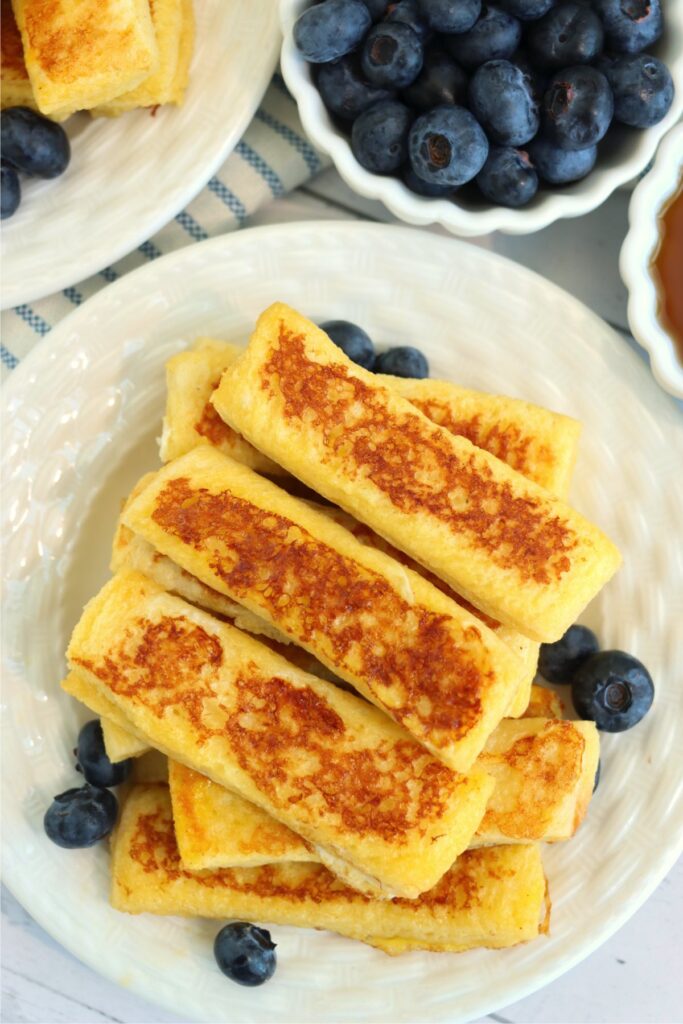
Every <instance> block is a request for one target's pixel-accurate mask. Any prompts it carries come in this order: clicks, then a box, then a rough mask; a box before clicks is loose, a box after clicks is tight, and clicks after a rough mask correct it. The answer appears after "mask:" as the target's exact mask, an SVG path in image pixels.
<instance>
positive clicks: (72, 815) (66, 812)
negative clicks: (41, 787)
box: [43, 783, 119, 850]
mask: <svg viewBox="0 0 683 1024" xmlns="http://www.w3.org/2000/svg"><path fill="white" fill-rule="evenodd" d="M118 808H119V805H118V801H117V799H116V797H115V796H114V794H113V793H112V792H111V791H110V790H108V789H99V788H97V787H96V786H90V785H88V784H87V783H86V785H85V786H81V788H80V789H67V790H66V792H65V793H60V794H59V796H56V797H55V798H54V800H53V801H52V803H51V804H50V806H49V807H48V809H47V811H46V812H45V817H44V818H43V826H44V828H45V833H46V835H47V837H48V839H51V840H52V842H53V843H56V844H57V846H62V847H64V849H66V850H78V849H84V848H85V847H88V846H94V845H95V843H98V842H99V841H100V839H104V837H105V836H108V835H109V833H110V832H111V830H112V829H113V827H114V825H115V824H116V815H117V813H118Z"/></svg>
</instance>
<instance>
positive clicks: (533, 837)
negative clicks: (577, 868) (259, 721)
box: [169, 719, 599, 871]
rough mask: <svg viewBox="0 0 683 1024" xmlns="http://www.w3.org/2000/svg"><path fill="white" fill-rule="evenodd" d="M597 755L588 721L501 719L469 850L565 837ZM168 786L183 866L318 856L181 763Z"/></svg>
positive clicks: (486, 756) (579, 812)
mask: <svg viewBox="0 0 683 1024" xmlns="http://www.w3.org/2000/svg"><path fill="white" fill-rule="evenodd" d="M598 756H599V741H598V734H597V730H596V728H595V726H594V725H593V723H592V722H563V721H557V720H552V719H551V720H548V719H522V720H521V721H515V720H511V719H506V720H505V721H504V722H501V724H500V725H499V726H498V728H497V729H496V731H495V732H494V733H493V735H492V736H491V738H490V739H489V742H488V743H487V745H486V750H485V751H484V753H483V754H482V755H481V757H480V758H479V761H478V764H479V765H480V766H481V767H482V768H484V769H485V770H486V771H487V772H489V773H490V774H491V775H492V776H493V778H494V779H495V783H496V784H495V788H494V790H493V792H492V794H491V796H490V797H489V800H488V803H487V805H486V813H485V814H484V817H483V819H482V821H481V824H480V825H479V827H478V829H477V831H476V833H475V834H474V836H473V837H472V839H471V840H470V844H469V848H470V849H476V848H478V847H480V846H496V845H499V844H507V843H532V842H533V843H537V842H542V843H556V842H561V841H563V840H566V839H570V838H571V837H572V836H573V835H574V833H575V832H576V830H577V828H578V827H579V825H580V824H581V822H582V821H583V818H584V817H585V814H586V810H587V808H588V804H589V802H590V798H591V793H592V790H593V783H594V780H595V772H596V769H597V762H598ZM169 785H170V791H171V802H172V804H173V818H174V823H175V833H176V839H177V841H178V847H179V849H180V856H181V860H182V862H183V865H184V866H185V867H186V868H188V870H191V871H200V870H205V869H213V868H225V867H251V866H255V865H258V864H270V863H282V862H286V861H308V860H310V861H317V860H319V859H320V858H319V857H318V856H317V855H316V853H315V851H314V850H312V849H311V848H310V846H309V845H308V844H306V843H305V842H304V841H303V840H302V839H301V837H300V836H298V835H296V833H294V832H292V831H291V829H288V828H287V827H286V826H284V825H282V824H280V823H279V822H275V821H274V820H273V818H271V817H269V816H268V815H267V814H265V813H264V812H263V811H262V810H261V809H260V808H257V807H255V806H254V805H253V804H250V803H249V802H248V801H246V800H244V799H242V798H241V797H238V796H236V795H234V794H232V793H228V791H227V790H226V789H225V788H224V787H222V786H218V785H216V783H214V782H211V780H210V779H207V778H206V777H205V776H203V775H200V774H199V773H197V772H195V771H193V770H192V769H190V768H186V767H185V766H184V765H179V764H176V763H174V762H172V761H171V762H170V763H169Z"/></svg>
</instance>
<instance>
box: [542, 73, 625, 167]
mask: <svg viewBox="0 0 683 1024" xmlns="http://www.w3.org/2000/svg"><path fill="white" fill-rule="evenodd" d="M542 107H543V129H544V132H545V134H546V135H547V136H548V138H549V139H550V141H551V142H554V143H555V145H557V146H559V147H560V149H587V148H588V146H594V145H595V144H596V143H597V142H599V141H600V139H601V138H602V137H603V136H604V134H605V132H606V131H607V129H608V128H609V126H610V122H611V120H612V114H613V113H614V101H613V99H612V90H611V89H610V87H609V84H608V82H607V79H606V78H605V76H604V75H603V74H602V72H600V71H597V70H596V69H595V68H591V67H587V66H586V65H584V64H577V65H576V66H575V67H572V68H565V70H564V71H558V72H557V73H556V74H555V75H553V77H552V78H551V79H550V82H549V84H548V88H547V89H546V91H545V95H544V96H543V104H542Z"/></svg>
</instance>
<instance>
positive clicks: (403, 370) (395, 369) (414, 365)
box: [374, 345, 429, 380]
mask: <svg viewBox="0 0 683 1024" xmlns="http://www.w3.org/2000/svg"><path fill="white" fill-rule="evenodd" d="M374 370H375V373H388V374H391V376H392V377H412V378H415V379H418V380H421V379H422V378H423V377H428V376H429V363H428V362H427V360H426V358H425V356H423V355H422V353H421V352H420V350H419V349H417V348H413V347H412V345H399V346H397V347H396V348H390V349H388V350H387V351H386V352H381V353H380V354H379V355H378V356H377V359H376V360H375V366H374Z"/></svg>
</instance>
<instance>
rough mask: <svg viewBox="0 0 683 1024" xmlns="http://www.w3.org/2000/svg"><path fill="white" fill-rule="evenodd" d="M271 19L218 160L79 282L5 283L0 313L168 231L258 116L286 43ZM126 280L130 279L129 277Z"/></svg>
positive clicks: (89, 264) (88, 264) (84, 266)
mask: <svg viewBox="0 0 683 1024" xmlns="http://www.w3.org/2000/svg"><path fill="white" fill-rule="evenodd" d="M238 2H239V0H238ZM267 2H269V0H267ZM271 18H272V20H273V31H272V32H271V33H270V34H269V35H268V36H267V37H266V39H265V41H264V42H265V46H264V49H265V55H264V58H263V60H262V62H261V66H260V71H257V73H256V74H255V75H254V78H253V82H254V89H253V90H252V92H251V93H250V94H249V95H248V96H247V101H246V102H245V103H244V105H243V106H241V107H240V111H239V115H238V116H237V117H236V118H235V122H234V125H233V127H232V129H231V131H229V132H228V133H227V134H226V136H225V140H224V143H223V145H222V146H221V147H220V148H219V150H218V152H217V154H215V156H214V159H212V160H211V161H210V163H206V164H205V165H204V168H203V170H202V172H201V174H197V175H195V176H194V177H193V178H192V179H189V180H188V182H187V184H186V185H185V187H184V188H180V189H179V191H178V194H177V196H176V199H175V200H174V202H173V203H172V204H169V205H168V206H166V207H164V208H163V209H162V208H160V207H159V208H157V212H156V216H155V217H153V218H150V220H149V221H147V222H145V225H144V227H140V228H138V229H137V230H135V229H132V230H131V232H130V235H129V236H128V240H127V241H125V242H123V243H121V244H120V245H119V246H117V247H114V248H112V250H111V252H110V254H109V255H108V256H107V257H106V258H105V259H104V261H103V262H102V257H101V255H97V257H96V258H90V259H87V257H86V258H84V259H83V260H82V261H81V263H80V267H81V269H80V270H79V273H78V276H77V277H76V278H75V279H74V278H73V271H72V270H70V271H68V272H67V271H65V272H64V273H63V274H59V273H58V269H59V265H58V266H57V269H56V271H55V273H54V276H53V279H52V281H51V282H50V284H49V286H46V285H42V286H38V287H37V288H36V289H35V290H34V289H32V288H31V287H30V286H29V285H28V284H24V282H19V283H18V284H15V285H14V286H13V287H10V288H9V289H8V288H7V287H6V286H5V284H4V283H3V285H2V286H1V287H0V311H2V312H4V311H5V310H9V309H13V308H14V307H15V306H21V305H30V304H31V303H34V302H39V301H40V300H41V299H44V298H46V297H47V296H48V295H54V294H56V293H58V292H61V291H63V290H64V289H65V288H69V287H71V286H74V285H77V284H79V282H81V281H86V280H87V279H88V278H90V277H92V276H93V275H94V274H97V273H99V271H100V270H102V269H103V268H104V267H106V266H109V265H110V264H112V263H117V262H118V261H119V260H122V259H124V258H125V257H126V256H128V255H130V253H131V252H133V250H134V249H136V248H137V247H138V246H139V245H142V244H143V242H146V241H148V240H150V239H152V238H153V237H154V236H155V235H156V234H158V232H159V231H161V230H162V228H164V227H166V225H167V224H169V223H170V222H171V221H172V220H173V218H174V217H175V216H177V214H178V213H180V212H181V210H184V209H185V207H186V206H187V205H188V204H189V203H191V202H192V200H193V199H195V198H196V196H198V195H199V193H200V192H201V191H202V189H203V188H205V186H206V183H207V182H208V181H209V180H210V179H211V178H212V177H213V175H214V174H215V173H216V171H217V170H218V168H219V167H220V166H221V165H222V164H223V163H224V162H225V161H226V160H227V159H228V157H229V156H230V154H231V153H232V151H233V150H234V148H235V146H236V145H237V143H238V142H239V140H240V139H241V137H242V135H243V134H244V132H245V131H246V129H247V127H248V126H249V125H250V124H251V122H252V120H253V117H254V114H255V113H256V111H257V110H258V107H259V104H260V102H261V100H262V99H263V97H264V95H265V92H266V90H267V88H268V83H269V82H270V80H271V78H272V77H273V73H274V72H275V70H276V68H277V65H278V60H279V56H280V47H281V42H282V31H281V29H280V23H279V18H278V17H277V12H276V14H275V16H274V17H273V15H272V12H271ZM259 42H260V41H259ZM198 77H199V75H198V73H197V72H195V78H198ZM124 116H125V115H124ZM132 223H133V225H135V224H137V223H138V221H137V220H134V221H133V222H132ZM161 258H163V257H161ZM124 276H126V277H127V276H128V275H127V274H126V275H124ZM88 301H90V300H89V299H86V302H88ZM83 305H85V303H83ZM60 322H61V321H60Z"/></svg>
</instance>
